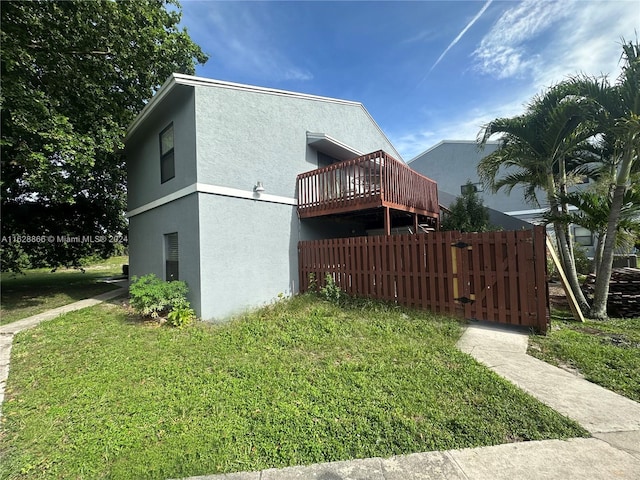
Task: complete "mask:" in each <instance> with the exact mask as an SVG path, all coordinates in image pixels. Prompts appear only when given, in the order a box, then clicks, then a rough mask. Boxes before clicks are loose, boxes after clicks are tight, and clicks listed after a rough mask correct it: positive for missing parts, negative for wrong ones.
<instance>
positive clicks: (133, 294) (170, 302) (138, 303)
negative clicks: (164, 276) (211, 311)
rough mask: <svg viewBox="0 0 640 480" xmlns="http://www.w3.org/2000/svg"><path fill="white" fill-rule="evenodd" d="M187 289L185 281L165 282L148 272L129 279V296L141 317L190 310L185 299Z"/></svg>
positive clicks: (153, 316) (155, 316)
mask: <svg viewBox="0 0 640 480" xmlns="http://www.w3.org/2000/svg"><path fill="white" fill-rule="evenodd" d="M188 291H189V289H188V288H187V284H186V283H185V282H182V281H173V282H165V281H163V280H160V279H159V278H158V277H156V276H155V275H154V274H153V273H150V274H149V275H145V276H143V277H140V278H138V277H133V278H132V279H131V286H130V287H129V296H130V302H131V306H132V307H133V309H134V310H135V311H136V313H138V314H139V315H142V316H143V317H151V318H157V317H159V316H160V314H162V313H165V312H170V311H172V310H180V309H188V310H191V308H190V305H189V301H188V300H187V293H188ZM191 311H192V312H193V310H191Z"/></svg>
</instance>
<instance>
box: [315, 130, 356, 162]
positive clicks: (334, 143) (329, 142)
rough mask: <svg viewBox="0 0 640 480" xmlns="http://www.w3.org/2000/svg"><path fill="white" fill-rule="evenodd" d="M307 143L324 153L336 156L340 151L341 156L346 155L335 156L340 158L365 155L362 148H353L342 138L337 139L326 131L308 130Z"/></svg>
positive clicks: (345, 158)
mask: <svg viewBox="0 0 640 480" xmlns="http://www.w3.org/2000/svg"><path fill="white" fill-rule="evenodd" d="M307 145H309V146H310V147H312V148H314V149H315V150H318V151H319V152H322V153H327V154H330V153H333V154H334V156H335V152H336V151H338V152H339V153H340V157H344V158H340V157H335V158H337V159H338V160H347V159H349V158H355V157H360V156H362V155H364V152H361V151H360V150H358V149H356V148H353V147H351V146H349V145H347V144H346V143H343V142H341V141H340V140H336V139H335V138H333V137H331V136H329V135H327V134H326V133H314V132H307Z"/></svg>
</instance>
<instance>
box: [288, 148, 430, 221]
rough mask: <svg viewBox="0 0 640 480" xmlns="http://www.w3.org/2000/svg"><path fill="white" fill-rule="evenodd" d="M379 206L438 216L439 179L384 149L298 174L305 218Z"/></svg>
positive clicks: (301, 205)
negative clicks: (416, 168)
mask: <svg viewBox="0 0 640 480" xmlns="http://www.w3.org/2000/svg"><path fill="white" fill-rule="evenodd" d="M379 206H388V207H392V208H396V209H399V210H405V211H410V212H416V213H420V214H424V215H437V214H438V188H437V185H436V182H434V181H433V180H431V179H429V178H427V177H425V176H423V175H420V174H419V173H417V172H415V171H413V170H411V169H410V168H409V167H408V166H407V165H405V164H404V163H402V162H400V161H398V160H396V159H395V158H393V157H391V156H390V155H388V154H387V153H386V152H384V151H382V150H380V151H377V152H373V153H369V154H367V155H363V156H361V157H357V158H353V159H350V160H344V161H342V162H338V163H334V164H332V165H329V166H328V167H324V168H319V169H317V170H312V171H310V172H306V173H302V174H300V175H298V212H299V213H300V216H301V217H314V216H320V215H329V214H332V213H342V212H349V211H356V210H364V209H367V208H375V207H379Z"/></svg>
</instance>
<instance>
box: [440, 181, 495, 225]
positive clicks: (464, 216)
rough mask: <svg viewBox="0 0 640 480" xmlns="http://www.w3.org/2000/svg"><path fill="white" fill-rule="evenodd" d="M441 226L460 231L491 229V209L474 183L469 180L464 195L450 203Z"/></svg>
mask: <svg viewBox="0 0 640 480" xmlns="http://www.w3.org/2000/svg"><path fill="white" fill-rule="evenodd" d="M449 210H450V211H449V212H448V213H446V215H445V217H444V219H443V220H442V224H441V226H440V228H441V229H442V230H458V231H460V232H486V231H488V230H489V228H490V225H489V209H488V208H487V207H485V206H484V202H483V201H482V199H481V198H480V197H479V196H478V194H477V193H476V191H475V188H474V185H473V183H471V181H467V184H466V188H464V189H463V192H462V196H460V197H458V198H456V201H455V202H454V203H453V204H451V205H450V207H449Z"/></svg>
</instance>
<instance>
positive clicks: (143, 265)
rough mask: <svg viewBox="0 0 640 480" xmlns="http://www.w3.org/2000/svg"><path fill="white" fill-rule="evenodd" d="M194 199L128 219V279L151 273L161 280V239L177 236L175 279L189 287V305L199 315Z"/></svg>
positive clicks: (163, 247) (198, 271)
mask: <svg viewBox="0 0 640 480" xmlns="http://www.w3.org/2000/svg"><path fill="white" fill-rule="evenodd" d="M198 210H199V208H198V196H197V195H196V194H192V195H189V196H187V197H183V198H181V199H179V200H176V201H174V202H171V203H168V204H166V205H162V206H160V207H157V208H154V209H152V210H148V211H146V212H144V213H141V214H139V215H136V216H134V217H132V218H130V219H129V275H130V276H131V277H133V276H134V275H135V276H138V277H140V276H142V275H146V274H148V273H155V274H156V275H157V276H158V277H159V278H161V279H164V270H165V263H164V261H165V245H164V235H165V234H168V233H174V232H177V233H178V262H179V270H178V275H179V277H180V280H184V281H186V282H187V284H188V286H189V295H190V297H189V301H190V302H191V305H192V307H193V308H194V309H195V310H196V311H200V261H199V255H198V252H199V249H200V247H199V225H198V219H199V216H198Z"/></svg>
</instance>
